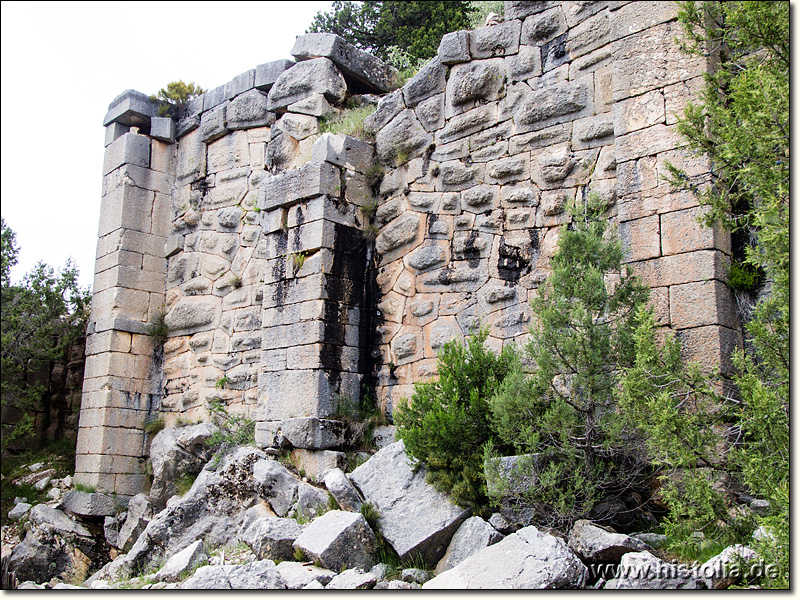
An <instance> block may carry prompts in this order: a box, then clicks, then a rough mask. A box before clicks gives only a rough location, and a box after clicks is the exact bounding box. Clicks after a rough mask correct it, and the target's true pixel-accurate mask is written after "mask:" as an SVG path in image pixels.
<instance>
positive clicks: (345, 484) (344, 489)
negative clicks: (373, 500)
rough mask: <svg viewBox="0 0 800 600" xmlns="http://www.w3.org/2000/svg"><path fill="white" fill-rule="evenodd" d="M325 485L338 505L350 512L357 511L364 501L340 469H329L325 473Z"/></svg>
mask: <svg viewBox="0 0 800 600" xmlns="http://www.w3.org/2000/svg"><path fill="white" fill-rule="evenodd" d="M325 487H326V488H328V491H329V492H330V494H331V496H333V499H334V500H336V502H337V503H338V504H339V506H340V507H342V509H344V510H349V511H351V512H359V511H360V510H361V505H362V504H363V503H364V501H363V500H362V499H361V497H360V496H359V495H358V490H356V488H355V486H354V485H353V484H352V482H351V481H350V479H348V477H347V475H345V474H344V471H342V470H341V469H331V470H330V471H328V472H327V473H325Z"/></svg>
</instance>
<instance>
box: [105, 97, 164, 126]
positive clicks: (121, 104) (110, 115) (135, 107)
mask: <svg viewBox="0 0 800 600" xmlns="http://www.w3.org/2000/svg"><path fill="white" fill-rule="evenodd" d="M157 114H158V102H154V101H153V100H151V99H150V96H148V95H147V94H143V93H142V92H137V91H136V90H125V91H124V92H122V93H121V94H120V95H119V96H117V97H116V98H114V99H113V100H112V101H111V103H110V104H109V105H108V112H107V113H106V116H105V117H104V118H103V126H104V127H105V126H108V125H110V124H111V123H120V124H122V125H125V126H126V127H149V125H150V118H151V117H154V116H156V115H157Z"/></svg>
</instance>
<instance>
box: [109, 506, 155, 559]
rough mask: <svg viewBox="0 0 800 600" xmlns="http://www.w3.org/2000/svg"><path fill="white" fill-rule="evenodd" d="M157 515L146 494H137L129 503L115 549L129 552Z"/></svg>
mask: <svg viewBox="0 0 800 600" xmlns="http://www.w3.org/2000/svg"><path fill="white" fill-rule="evenodd" d="M154 514H155V507H154V506H153V505H152V504H151V503H150V500H149V499H148V497H147V495H146V494H136V495H135V496H134V497H133V498H131V499H130V501H128V512H127V516H126V517H125V520H124V521H123V522H122V524H121V525H120V527H119V533H118V534H117V543H116V544H114V546H115V547H117V548H119V549H120V550H123V551H126V552H127V551H128V550H130V549H131V547H132V546H133V543H134V542H135V541H136V539H137V538H138V537H139V536H140V535H141V534H142V532H143V531H144V530H145V527H147V524H148V523H149V522H150V519H152V518H153V515H154Z"/></svg>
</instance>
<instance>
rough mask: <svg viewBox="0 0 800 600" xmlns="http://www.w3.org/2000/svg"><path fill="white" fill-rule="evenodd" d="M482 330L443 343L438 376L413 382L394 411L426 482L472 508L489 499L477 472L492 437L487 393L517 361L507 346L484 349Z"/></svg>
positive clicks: (490, 392)
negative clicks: (407, 396) (405, 400)
mask: <svg viewBox="0 0 800 600" xmlns="http://www.w3.org/2000/svg"><path fill="white" fill-rule="evenodd" d="M487 335H488V332H487V330H482V331H480V332H479V333H477V334H476V335H474V336H472V337H471V338H470V339H469V340H468V342H467V345H466V346H465V345H463V344H461V343H459V342H457V341H449V342H447V343H446V344H444V346H442V348H441V350H440V351H439V357H438V371H439V378H438V380H435V381H428V382H423V383H418V384H416V385H415V386H414V394H413V396H412V398H411V402H410V403H408V404H406V405H400V406H398V407H397V408H396V410H395V415H394V420H395V423H397V425H398V437H399V438H400V439H401V440H403V442H404V443H405V447H406V451H407V452H408V454H410V455H411V456H412V457H413V458H415V459H416V460H418V461H422V462H423V463H425V465H426V466H427V468H428V480H429V481H430V483H432V484H433V485H434V486H435V487H436V488H437V489H439V490H440V491H443V492H446V493H449V494H450V496H451V497H452V498H453V500H454V501H455V502H456V503H458V504H460V505H462V506H469V507H473V508H475V509H476V510H478V511H480V510H481V509H484V508H486V507H487V505H488V502H489V500H488V497H487V495H486V481H485V479H484V475H483V446H484V444H485V443H486V442H487V441H489V440H490V439H491V438H492V437H493V431H492V428H491V424H490V421H489V418H490V415H489V406H488V399H489V398H490V397H491V396H492V395H493V394H494V393H495V390H496V388H497V385H498V384H500V383H501V382H502V381H503V379H505V377H506V376H507V375H508V374H509V373H510V372H511V371H512V370H514V368H515V366H516V365H517V362H518V360H517V357H516V354H515V352H514V350H513V348H512V347H510V346H506V347H505V348H503V351H502V352H501V353H500V355H499V356H497V355H495V354H494V353H493V352H492V351H491V350H489V349H487V348H486V347H485V346H484V342H485V341H486V337H487Z"/></svg>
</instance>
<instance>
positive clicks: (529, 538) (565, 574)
mask: <svg viewBox="0 0 800 600" xmlns="http://www.w3.org/2000/svg"><path fill="white" fill-rule="evenodd" d="M587 576H588V570H587V568H586V566H585V565H584V564H583V563H582V562H581V561H580V559H579V558H578V557H577V556H575V554H574V553H573V552H572V551H571V550H570V549H569V548H568V547H567V545H566V544H565V543H564V542H563V541H562V540H561V539H559V538H557V537H555V536H552V535H550V534H548V533H543V532H541V531H539V530H538V529H537V528H536V527H533V526H530V527H525V528H523V529H520V530H519V531H517V532H516V533H512V534H511V535H509V536H508V537H506V538H505V539H503V540H501V541H500V542H498V543H496V544H494V545H492V546H489V547H487V548H484V549H483V550H481V551H480V552H477V553H476V554H473V555H472V556H470V557H469V558H467V559H466V560H464V561H462V562H461V563H460V564H459V565H457V566H456V567H454V568H453V569H450V570H449V571H445V572H444V573H442V574H440V575H437V576H436V577H434V578H433V579H431V580H430V581H428V582H427V583H425V584H424V585H423V586H422V589H534V590H539V589H563V588H577V589H580V588H582V587H583V586H584V584H585V583H586V578H587Z"/></svg>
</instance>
